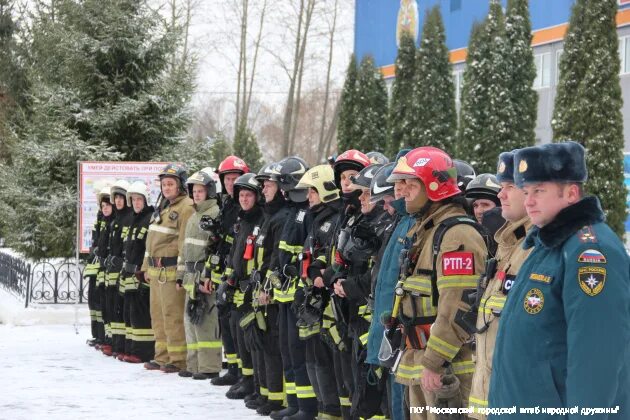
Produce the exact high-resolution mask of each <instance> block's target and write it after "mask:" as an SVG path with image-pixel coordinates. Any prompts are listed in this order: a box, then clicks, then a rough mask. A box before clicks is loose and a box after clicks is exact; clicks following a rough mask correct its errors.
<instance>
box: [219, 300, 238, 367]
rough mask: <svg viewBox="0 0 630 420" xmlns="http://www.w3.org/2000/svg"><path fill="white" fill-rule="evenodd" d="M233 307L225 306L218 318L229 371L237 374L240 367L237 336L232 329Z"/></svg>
mask: <svg viewBox="0 0 630 420" xmlns="http://www.w3.org/2000/svg"><path fill="white" fill-rule="evenodd" d="M231 307H232V305H231V304H227V305H226V306H224V307H223V308H222V309H221V310H219V311H218V316H219V326H220V327H221V343H223V351H224V352H225V359H226V360H227V363H228V370H229V371H234V372H235V371H236V370H237V369H238V367H239V366H238V353H237V350H236V342H235V337H236V336H233V335H232V329H231V328H230V313H231Z"/></svg>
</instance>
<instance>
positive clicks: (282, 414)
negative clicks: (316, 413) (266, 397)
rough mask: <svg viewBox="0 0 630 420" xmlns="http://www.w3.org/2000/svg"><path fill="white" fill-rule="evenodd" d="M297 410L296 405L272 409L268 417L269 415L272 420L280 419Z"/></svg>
mask: <svg viewBox="0 0 630 420" xmlns="http://www.w3.org/2000/svg"><path fill="white" fill-rule="evenodd" d="M297 412H298V408H297V407H287V408H283V409H282V410H278V411H272V412H271V414H269V417H271V418H272V419H273V420H282V419H283V418H285V417H290V416H292V415H294V414H295V413H297Z"/></svg>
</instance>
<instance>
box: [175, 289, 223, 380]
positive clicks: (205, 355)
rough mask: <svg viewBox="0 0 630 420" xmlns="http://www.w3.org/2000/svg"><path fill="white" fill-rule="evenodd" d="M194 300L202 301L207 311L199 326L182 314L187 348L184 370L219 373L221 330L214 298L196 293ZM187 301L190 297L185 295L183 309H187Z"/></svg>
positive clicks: (212, 295)
mask: <svg viewBox="0 0 630 420" xmlns="http://www.w3.org/2000/svg"><path fill="white" fill-rule="evenodd" d="M196 298H197V299H199V300H201V299H204V300H205V301H206V302H205V303H206V305H207V308H208V309H207V312H206V313H205V314H204V315H203V318H202V320H201V323H199V324H192V323H191V322H190V319H189V318H188V315H187V314H184V328H185V330H186V345H187V348H188V352H187V356H186V370H188V371H189V372H192V373H218V372H221V367H222V366H221V364H222V359H221V330H220V327H219V315H218V310H217V308H216V297H215V295H214V294H211V295H205V294H202V293H197V296H196ZM189 300H190V297H189V296H188V295H186V302H185V305H184V307H185V308H186V307H188V302H189Z"/></svg>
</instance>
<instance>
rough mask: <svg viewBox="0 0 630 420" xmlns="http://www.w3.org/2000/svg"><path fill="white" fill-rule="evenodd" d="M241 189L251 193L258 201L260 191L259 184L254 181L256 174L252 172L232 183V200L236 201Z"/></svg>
mask: <svg viewBox="0 0 630 420" xmlns="http://www.w3.org/2000/svg"><path fill="white" fill-rule="evenodd" d="M242 188H245V189H247V190H250V191H253V192H255V193H256V197H257V198H258V199H260V194H261V189H260V183H259V182H258V181H256V174H255V173H253V172H250V173H247V174H243V175H241V176H239V177H238V178H236V181H234V198H236V199H237V200H238V193H239V192H240V190H241V189H242Z"/></svg>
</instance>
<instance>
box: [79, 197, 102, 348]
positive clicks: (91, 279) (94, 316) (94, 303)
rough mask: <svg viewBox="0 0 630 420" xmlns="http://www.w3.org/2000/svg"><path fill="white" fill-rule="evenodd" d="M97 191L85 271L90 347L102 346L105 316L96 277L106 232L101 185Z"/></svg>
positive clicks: (84, 280)
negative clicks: (99, 244) (101, 328)
mask: <svg viewBox="0 0 630 420" xmlns="http://www.w3.org/2000/svg"><path fill="white" fill-rule="evenodd" d="M94 188H95V190H96V202H97V206H98V210H97V211H96V220H95V221H94V225H93V226H92V236H91V241H92V243H91V244H90V254H89V257H88V261H89V262H88V263H87V264H86V266H85V269H84V270H83V284H85V283H87V284H88V309H89V310H90V330H91V333H92V338H90V339H88V340H87V344H88V345H89V346H90V347H95V346H97V345H98V346H100V344H101V340H100V338H99V328H100V325H101V324H102V322H103V321H102V320H103V315H102V312H101V302H100V296H99V294H98V292H99V291H98V286H97V284H96V277H97V276H98V270H99V266H100V265H99V262H98V256H97V252H98V241H99V235H100V233H101V230H103V231H104V230H105V222H104V220H103V218H104V216H103V210H102V209H101V202H100V199H99V197H100V193H101V188H102V187H100V186H99V185H95V187H94Z"/></svg>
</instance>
